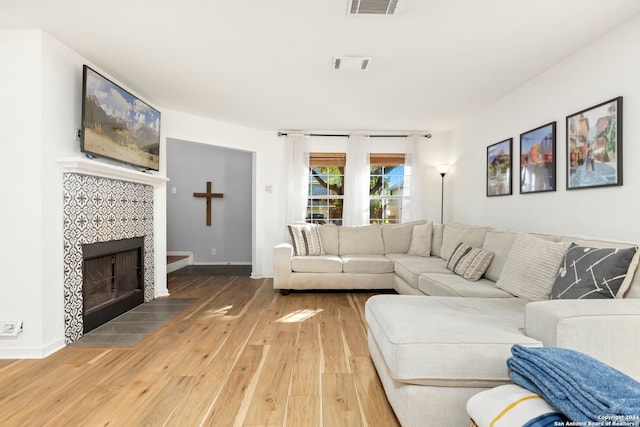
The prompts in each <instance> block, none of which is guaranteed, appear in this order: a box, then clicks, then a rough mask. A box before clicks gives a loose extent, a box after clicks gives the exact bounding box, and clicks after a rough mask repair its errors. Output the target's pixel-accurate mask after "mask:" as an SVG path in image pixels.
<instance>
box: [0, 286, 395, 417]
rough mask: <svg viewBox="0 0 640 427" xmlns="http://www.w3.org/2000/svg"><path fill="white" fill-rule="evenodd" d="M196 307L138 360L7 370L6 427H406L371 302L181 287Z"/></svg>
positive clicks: (18, 365)
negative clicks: (368, 309) (373, 352)
mask: <svg viewBox="0 0 640 427" xmlns="http://www.w3.org/2000/svg"><path fill="white" fill-rule="evenodd" d="M169 291H170V293H171V297H169V298H196V302H194V303H193V304H191V306H189V307H188V308H186V309H185V310H183V311H182V312H181V313H180V314H179V315H178V316H176V317H175V318H174V319H173V320H172V321H171V322H169V323H168V324H167V325H165V326H164V327H162V328H161V329H160V330H158V331H156V332H155V333H154V334H153V335H151V336H150V337H148V338H147V339H145V340H144V341H143V342H142V343H141V344H139V345H137V346H136V347H134V348H132V349H83V348H65V349H63V350H61V351H59V352H57V353H55V354H54V355H52V356H50V357H48V358H46V359H44V360H17V361H11V360H0V408H1V409H2V410H1V411H0V425H2V426H69V425H73V426H106V425H109V426H143V425H144V426H201V425H207V426H208V425H215V426H284V425H286V426H296V427H297V426H331V427H336V426H349V427H352V426H366V425H368V426H385V427H387V426H397V425H399V424H398V421H397V420H396V418H395V416H394V414H393V411H392V409H391V407H390V406H389V404H388V402H387V400H386V398H385V395H384V391H383V390H382V386H381V384H380V381H379V379H378V376H377V374H376V372H375V369H374V367H373V364H372V362H371V359H370V357H369V352H368V349H367V343H366V327H365V322H364V303H365V301H366V300H367V298H369V297H370V296H371V295H372V294H371V293H360V292H357V293H349V292H343V293H339V292H336V293H331V292H322V293H312V292H309V293H307V292H305V293H291V294H290V295H288V296H282V295H280V294H278V293H276V292H274V291H273V288H272V282H271V280H270V279H261V280H254V279H250V278H249V277H244V276H220V275H216V276H180V275H169Z"/></svg>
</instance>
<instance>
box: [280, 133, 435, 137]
mask: <svg viewBox="0 0 640 427" xmlns="http://www.w3.org/2000/svg"><path fill="white" fill-rule="evenodd" d="M287 135H289V133H287V132H278V136H287ZM304 135H309V136H340V137H343V138H345V137H349V136H351V135H350V134H347V133H304ZM367 136H368V137H370V138H408V137H409V136H410V135H367ZM420 136H424V137H425V138H431V134H430V133H428V134H426V135H420Z"/></svg>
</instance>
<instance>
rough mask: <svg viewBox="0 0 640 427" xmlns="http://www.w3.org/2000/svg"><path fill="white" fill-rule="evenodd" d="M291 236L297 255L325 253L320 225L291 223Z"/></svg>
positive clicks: (289, 226)
mask: <svg viewBox="0 0 640 427" xmlns="http://www.w3.org/2000/svg"><path fill="white" fill-rule="evenodd" d="M287 228H288V229H289V236H291V243H292V245H293V254H294V255H295V256H308V255H316V256H317V255H324V254H325V252H324V249H323V247H322V240H320V233H319V232H318V226H317V225H315V224H306V223H305V224H289V225H287Z"/></svg>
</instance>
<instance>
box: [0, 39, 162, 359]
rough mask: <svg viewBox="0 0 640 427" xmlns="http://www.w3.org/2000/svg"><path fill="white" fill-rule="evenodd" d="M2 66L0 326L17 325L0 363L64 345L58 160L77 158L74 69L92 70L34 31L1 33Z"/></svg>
mask: <svg viewBox="0 0 640 427" xmlns="http://www.w3.org/2000/svg"><path fill="white" fill-rule="evenodd" d="M0 63H1V64H2V67H0V93H2V97H0V117H2V126H0V140H1V141H2V147H3V156H2V167H1V168H0V176H1V177H2V181H3V182H4V183H5V191H4V200H5V202H4V203H3V207H2V209H0V221H1V224H2V239H0V242H1V243H0V245H2V246H1V247H2V252H1V254H2V256H0V271H2V274H3V279H2V280H0V320H23V321H24V331H23V332H22V333H21V334H19V335H18V336H17V337H0V358H39V357H44V356H46V355H48V354H50V353H52V352H54V351H56V350H58V349H59V348H61V347H63V346H64V299H63V289H64V288H63V239H62V168H61V166H60V165H59V164H58V163H57V160H58V159H60V158H66V157H80V155H81V153H80V142H79V139H78V138H77V130H78V128H79V127H80V121H81V105H82V94H81V90H82V85H81V83H82V65H83V64H85V63H87V64H89V65H91V64H90V63H89V62H88V61H86V60H85V59H84V58H82V57H81V56H80V55H78V54H77V53H76V52H74V51H72V50H71V49H69V48H68V47H66V46H65V45H63V44H61V43H59V42H58V41H57V40H55V39H53V38H52V37H50V36H48V35H46V34H44V33H42V32H41V31H35V30H20V31H14V30H0ZM125 87H126V86H125ZM165 191H166V190H165V187H164V186H161V189H160V190H158V189H156V192H155V196H156V203H155V211H154V215H155V217H156V220H157V222H156V230H155V242H156V247H155V251H154V252H155V257H156V271H155V281H156V294H157V295H161V294H166V261H165V259H166V258H165V257H166V251H164V247H165V246H164V245H165V243H164V242H165V240H166V236H165V229H166V227H165V221H166V218H165V217H166V213H165V210H164V207H165V202H164V201H165ZM158 222H159V223H161V226H160V227H158Z"/></svg>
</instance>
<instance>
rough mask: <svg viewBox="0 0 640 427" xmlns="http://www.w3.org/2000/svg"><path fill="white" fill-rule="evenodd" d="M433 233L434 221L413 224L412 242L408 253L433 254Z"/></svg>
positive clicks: (418, 254) (425, 255)
mask: <svg viewBox="0 0 640 427" xmlns="http://www.w3.org/2000/svg"><path fill="white" fill-rule="evenodd" d="M432 233H433V222H431V221H430V222H428V223H426V224H419V225H414V226H413V231H412V232H411V244H410V245H409V251H408V252H407V254H408V255H417V256H424V257H427V256H431V235H432Z"/></svg>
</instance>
